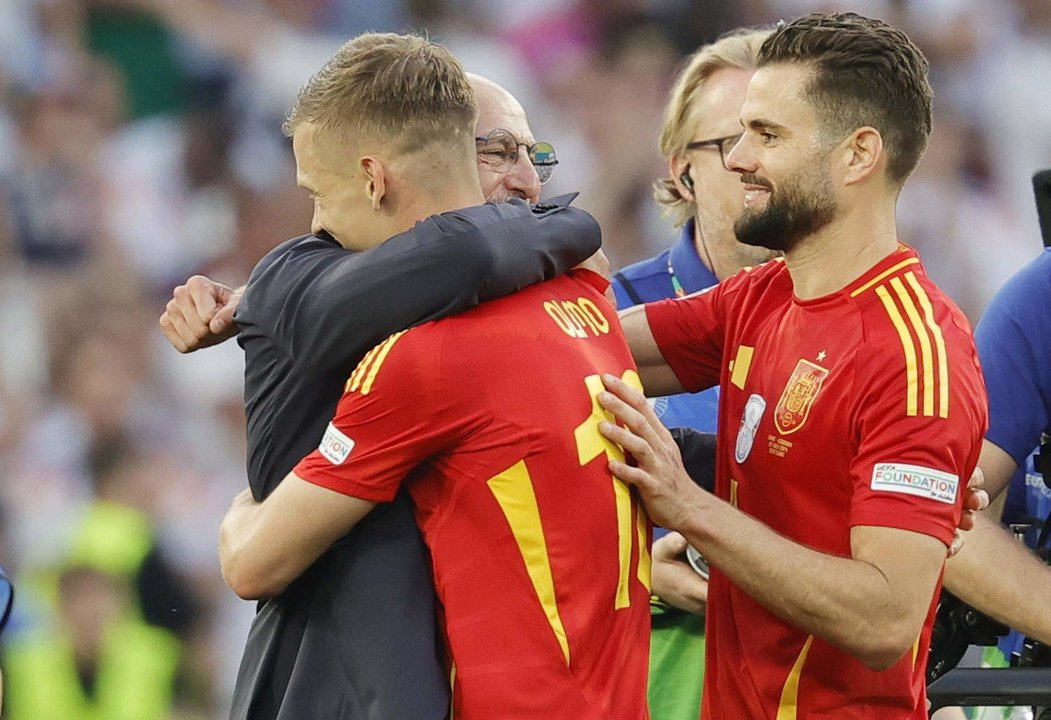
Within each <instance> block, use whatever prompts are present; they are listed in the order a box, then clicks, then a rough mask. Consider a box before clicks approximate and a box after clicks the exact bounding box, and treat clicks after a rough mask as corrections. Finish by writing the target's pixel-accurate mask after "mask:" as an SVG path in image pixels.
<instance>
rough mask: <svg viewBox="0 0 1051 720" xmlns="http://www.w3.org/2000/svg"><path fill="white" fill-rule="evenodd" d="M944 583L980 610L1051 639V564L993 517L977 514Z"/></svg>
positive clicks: (946, 567)
mask: <svg viewBox="0 0 1051 720" xmlns="http://www.w3.org/2000/svg"><path fill="white" fill-rule="evenodd" d="M945 587H946V588H948V589H949V591H950V592H952V593H953V594H954V595H956V596H957V597H958V598H960V599H961V600H963V601H964V602H966V603H967V604H969V605H972V606H974V607H975V608H977V609H978V610H980V611H982V612H984V613H985V614H987V615H990V616H992V617H994V618H996V619H997V620H1000V621H1001V622H1004V623H1006V624H1007V625H1010V626H1011V627H1013V628H1015V629H1017V630H1019V631H1021V632H1023V633H1025V634H1026V635H1031V636H1033V637H1036V638H1038V639H1039V640H1040V641H1041V642H1045V643H1051V612H1049V611H1048V607H1047V599H1048V598H1051V567H1049V566H1047V565H1045V564H1044V563H1043V562H1041V560H1040V559H1039V558H1038V557H1037V556H1036V555H1034V554H1033V553H1032V552H1030V551H1029V550H1028V549H1027V548H1026V547H1025V546H1024V545H1022V543H1020V542H1019V541H1017V540H1016V539H1015V538H1014V537H1013V536H1012V535H1011V534H1010V533H1009V532H1007V531H1006V530H1004V529H1003V528H1001V527H1000V526H999V525H997V524H996V523H995V522H994V521H993V520H992V518H989V517H985V516H984V514H983V515H979V516H978V519H977V520H976V521H975V526H974V529H973V530H971V531H970V532H969V533H967V539H966V541H965V542H964V545H963V549H962V550H960V552H959V553H958V554H957V555H956V557H954V558H952V559H951V560H950V561H949V562H948V563H947V564H946V566H945Z"/></svg>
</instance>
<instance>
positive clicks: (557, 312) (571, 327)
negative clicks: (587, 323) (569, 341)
mask: <svg viewBox="0 0 1051 720" xmlns="http://www.w3.org/2000/svg"><path fill="white" fill-rule="evenodd" d="M544 310H545V311H546V312H547V314H548V315H550V316H551V319H552V320H554V321H555V324H556V325H558V327H559V328H560V329H561V330H562V332H564V333H565V334H566V335H569V336H570V337H587V336H588V334H587V333H586V332H584V328H582V327H580V326H579V325H577V324H576V323H575V322H573V318H571V317H570V316H569V315H568V314H566V311H565V310H563V309H562V306H561V305H559V304H558V303H556V302H554V301H552V300H548V301H547V302H545V303H544Z"/></svg>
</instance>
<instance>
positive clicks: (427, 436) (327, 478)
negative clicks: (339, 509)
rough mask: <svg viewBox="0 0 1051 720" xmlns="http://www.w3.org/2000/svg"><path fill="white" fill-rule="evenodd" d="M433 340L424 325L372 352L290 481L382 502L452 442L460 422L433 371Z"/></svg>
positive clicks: (437, 358) (436, 350)
mask: <svg viewBox="0 0 1051 720" xmlns="http://www.w3.org/2000/svg"><path fill="white" fill-rule="evenodd" d="M438 341H440V338H439V337H438V334H437V333H436V332H434V326H433V325H425V326H422V327H420V328H417V329H415V330H410V331H408V332H401V333H396V334H394V335H392V336H391V337H389V338H388V339H387V340H385V341H383V342H382V343H380V344H379V345H377V346H376V347H375V348H373V350H372V351H371V352H369V353H368V354H367V355H366V356H365V358H364V359H363V360H362V361H361V363H360V364H359V365H358V367H357V368H356V369H355V370H354V372H353V373H352V374H351V376H350V378H349V379H348V380H347V384H346V387H345V392H344V394H343V397H342V398H341V399H340V401H339V405H338V406H337V408H336V413H335V417H333V419H332V422H331V423H329V425H328V427H327V428H326V430H325V434H324V436H323V437H322V439H321V444H320V445H319V446H318V448H317V449H316V450H314V452H312V453H310V454H309V455H307V456H306V457H305V458H303V459H302V460H301V461H300V462H299V463H298V464H297V465H296V467H295V469H294V472H295V473H296V475H298V476H299V477H301V478H303V479H304V480H306V481H308V482H311V483H314V484H315V485H320V486H322V487H326V488H329V489H330V490H335V491H336V492H339V493H342V494H344V495H352V496H354V497H358V498H362V499H364V500H371V501H373V502H389V501H390V500H392V499H393V498H394V495H395V493H396V492H397V490H398V487H399V486H400V484H401V482H402V480H403V479H404V478H405V476H406V475H407V474H409V472H410V471H411V470H412V469H413V468H414V467H416V466H417V465H419V464H420V463H421V462H422V461H423V460H425V459H427V458H428V457H431V456H433V455H435V454H437V453H440V452H441V451H442V450H443V449H444V448H447V447H449V446H450V445H451V444H453V443H454V442H455V440H456V439H457V438H458V433H459V416H458V415H457V414H456V413H454V412H453V411H452V404H453V399H452V395H451V394H450V393H446V392H443V388H442V384H441V377H440V374H439V373H438V371H437V366H438V364H439V362H440V353H441V348H440V345H439V342H438Z"/></svg>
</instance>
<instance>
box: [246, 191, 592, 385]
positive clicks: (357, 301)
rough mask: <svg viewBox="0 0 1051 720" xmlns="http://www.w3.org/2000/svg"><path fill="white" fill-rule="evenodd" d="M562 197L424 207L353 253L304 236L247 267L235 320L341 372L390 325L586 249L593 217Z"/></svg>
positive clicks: (534, 273) (560, 264) (305, 361)
mask: <svg viewBox="0 0 1051 720" xmlns="http://www.w3.org/2000/svg"><path fill="white" fill-rule="evenodd" d="M571 200H572V197H569V196H565V197H562V198H556V199H555V200H552V201H550V202H549V203H547V204H545V205H541V206H535V207H532V208H531V207H530V206H528V205H527V204H526V203H524V202H521V201H516V202H510V203H500V204H486V205H480V206H477V207H471V208H465V209H463V210H457V211H454V212H448V213H443V214H441V215H434V216H431V217H429V218H427V219H426V220H423V221H421V222H419V223H417V224H416V225H415V226H414V227H413V228H412V229H410V230H408V231H406V232H404V233H401V234H399V235H396V236H394V237H393V238H391V239H390V240H387V241H386V242H385V243H383V244H382V245H380V246H378V247H376V248H373V249H371V250H366V251H364V252H359V253H354V252H349V251H347V250H344V249H343V248H341V247H339V246H338V245H336V244H335V243H333V242H331V241H326V240H324V239H321V238H313V239H311V238H307V239H304V240H303V241H302V242H301V244H300V245H299V246H298V247H297V248H296V251H295V252H286V253H285V254H284V255H283V256H282V257H281V258H280V259H278V260H276V261H274V262H269V263H266V264H264V265H261V267H260V268H259V271H258V272H254V273H253V275H252V278H251V280H250V281H249V283H248V288H247V290H246V292H245V295H244V298H243V299H242V301H241V305H240V307H239V308H238V312H237V317H236V318H235V319H237V320H238V322H250V323H251V324H254V325H257V326H259V328H260V330H261V331H262V332H263V333H264V334H266V335H267V336H268V337H270V338H271V339H272V340H273V341H274V342H275V343H276V344H277V345H278V346H279V347H281V348H282V349H283V350H284V351H285V353H286V354H287V355H288V356H289V357H290V358H291V359H292V360H293V362H295V363H296V364H297V365H298V366H300V367H303V368H305V369H308V370H311V371H315V372H329V371H341V372H347V371H348V370H349V368H350V367H352V366H353V363H354V362H355V361H356V360H357V359H358V358H359V357H361V354H362V353H363V352H364V351H365V350H367V349H368V348H370V347H372V346H374V345H375V344H376V343H378V342H379V341H380V340H382V339H383V338H384V337H387V336H388V335H390V334H391V333H394V332H396V331H398V330H403V329H405V328H408V327H411V326H413V325H416V324H419V323H423V322H426V321H428V320H433V319H436V318H440V317H444V316H447V315H451V314H454V313H457V312H462V311H464V310H467V309H469V308H471V307H474V306H475V305H477V304H478V303H480V302H481V301H483V300H487V299H491V298H496V297H502V296H503V295H506V294H508V293H511V292H513V291H515V290H518V289H520V288H522V287H525V286H526V285H529V284H532V283H535V282H539V281H541V280H545V279H550V278H552V277H554V276H556V275H558V274H560V273H564V272H566V271H567V270H569V269H570V268H572V267H573V266H575V265H576V264H578V263H580V262H582V261H583V260H585V259H587V258H588V257H589V256H591V255H592V254H593V253H595V251H597V250H598V248H599V246H600V244H601V232H600V230H599V227H598V224H597V223H596V221H595V219H594V218H592V217H591V215H589V214H588V213H586V212H584V211H583V210H578V209H576V208H572V207H569V202H571ZM435 268H439V269H440V271H439V272H436V271H435Z"/></svg>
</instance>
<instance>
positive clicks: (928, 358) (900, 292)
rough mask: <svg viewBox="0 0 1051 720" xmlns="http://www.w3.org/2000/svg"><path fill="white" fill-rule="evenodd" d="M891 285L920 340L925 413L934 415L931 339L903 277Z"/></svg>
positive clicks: (892, 280)
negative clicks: (903, 281) (902, 279)
mask: <svg viewBox="0 0 1051 720" xmlns="http://www.w3.org/2000/svg"><path fill="white" fill-rule="evenodd" d="M890 285H891V287H892V288H894V292H895V294H897V296H898V302H900V303H901V306H902V307H903V308H905V314H906V315H908V317H909V322H910V323H912V329H913V330H914V331H915V333H916V337H917V339H918V340H919V341H920V357H921V358H922V359H923V414H924V415H926V416H927V417H930V416H931V415H934V358H933V356H932V354H931V339H930V338H929V337H928V336H927V329H926V328H925V327H924V326H923V321H922V320H921V319H920V313H919V311H918V310H917V309H916V303H914V302H913V301H912V296H911V295H909V291H908V290H906V289H905V284H904V283H902V281H901V278H891V279H890Z"/></svg>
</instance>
